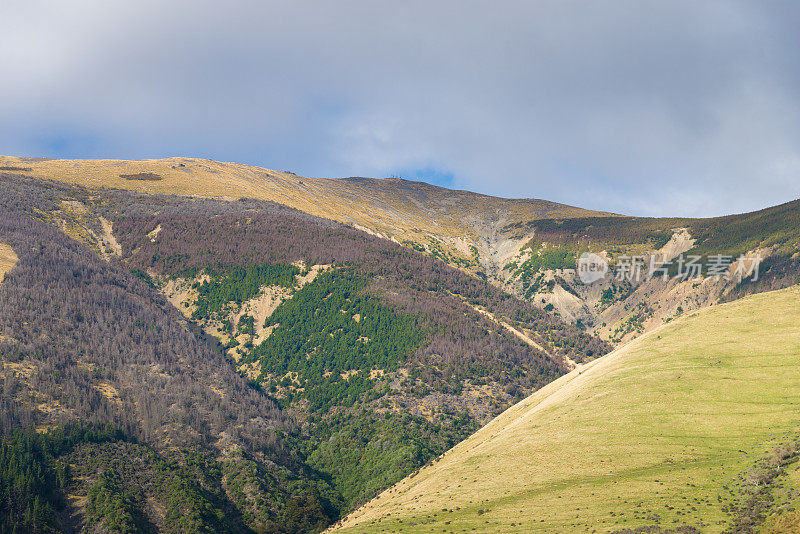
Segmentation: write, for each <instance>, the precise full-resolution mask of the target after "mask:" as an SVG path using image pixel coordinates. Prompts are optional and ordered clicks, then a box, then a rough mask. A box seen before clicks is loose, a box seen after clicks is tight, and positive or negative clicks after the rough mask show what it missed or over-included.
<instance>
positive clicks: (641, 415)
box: [339, 287, 800, 532]
mask: <svg viewBox="0 0 800 534" xmlns="http://www.w3.org/2000/svg"><path fill="white" fill-rule="evenodd" d="M798 298H800V288H797V287H793V288H789V289H786V290H781V291H776V292H771V293H762V294H758V295H754V296H750V297H747V298H745V299H742V300H739V301H736V302H733V303H730V304H724V305H719V306H714V307H711V308H708V309H704V310H701V311H698V312H694V313H692V314H690V315H688V316H686V317H683V318H681V319H679V320H676V321H674V322H672V323H670V324H668V325H665V326H664V327H662V328H660V329H657V330H654V331H653V332H650V333H649V334H646V335H645V336H643V337H641V338H639V339H638V340H636V341H634V342H632V343H630V344H628V345H626V346H624V347H622V348H620V349H618V350H617V351H615V352H613V353H611V354H609V355H608V356H606V357H603V358H601V359H599V360H596V361H594V362H592V363H590V364H588V365H586V366H583V367H582V368H580V369H577V370H576V371H573V372H572V373H570V374H569V375H566V376H564V377H562V378H561V379H559V380H557V381H555V382H553V383H551V384H550V385H548V386H546V387H545V388H543V389H542V390H540V391H539V392H537V393H535V394H534V395H532V396H531V397H529V398H527V399H526V400H524V401H522V402H520V403H519V404H517V405H515V406H514V407H512V408H510V409H509V410H507V411H506V412H504V413H503V414H501V415H500V416H499V417H497V418H496V419H495V420H493V421H492V422H491V423H489V424H488V425H487V426H485V427H484V428H482V429H481V430H479V431H478V432H477V433H476V434H474V435H473V436H472V437H471V438H469V439H467V440H466V441H464V442H462V443H461V444H459V445H458V446H456V447H455V448H453V449H452V450H450V451H449V452H448V453H446V454H445V455H444V456H443V457H441V458H440V459H439V460H438V461H437V462H435V463H434V464H433V465H431V466H428V467H426V468H424V469H422V470H421V471H420V472H419V473H417V474H416V475H414V476H411V477H409V478H406V479H405V480H403V481H402V482H401V483H399V484H397V485H396V486H394V487H393V488H391V489H389V490H387V491H385V492H384V493H383V494H381V495H380V496H379V497H377V498H376V499H374V500H373V501H371V502H370V503H368V504H367V505H366V506H364V507H362V508H361V509H359V510H357V511H356V512H355V513H353V514H352V515H351V516H350V517H348V518H347V519H346V520H345V521H344V522H343V523H342V524H341V525H339V526H340V528H343V529H344V530H345V531H348V532H432V531H436V532H464V531H468V532H471V531H503V532H534V531H535V532H594V531H597V532H615V531H620V530H623V531H624V529H631V531H636V529H637V528H642V527H647V526H652V527H653V529H652V530H647V532H658V531H660V530H659V529H664V530H668V529H676V528H678V527H684V529H688V528H689V527H694V528H697V529H698V530H700V531H702V532H722V531H725V530H731V531H738V532H748V531H757V530H756V529H757V528H759V527H758V524H759V523H761V522H762V520H764V519H766V520H767V525H768V526H772V527H775V530H773V531H775V532H777V531H781V530H780V529H781V528H783V529H784V530H783V531H786V532H791V531H792V530H790V529H791V528H792V527H791V525H796V524H797V512H792V509H793V508H792V507H793V506H794V505H796V504H797V503H796V502H795V501H797V500H798V495H800V492H798V491H797V488H798V487H800V471H798V467H797V464H796V463H794V462H793V460H794V459H795V458H796V456H797V452H796V451H797V444H796V439H797V437H798V434H797V431H798V429H800V409H798V404H800V372H798V370H800V304H799V303H798ZM781 512H783V513H782V514H780V513H781ZM779 514H780V515H779ZM768 516H771V517H768ZM787 525H788V527H787ZM737 529H738V530H737ZM688 531H691V530H688Z"/></svg>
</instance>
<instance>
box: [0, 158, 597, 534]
mask: <svg viewBox="0 0 800 534" xmlns="http://www.w3.org/2000/svg"><path fill="white" fill-rule="evenodd" d="M0 188H2V196H0V214H2V220H0V241H2V242H3V243H8V244H10V245H11V248H12V250H14V251H15V252H16V253H18V256H19V261H18V262H17V264H16V265H15V266H14V267H13V269H11V270H10V271H9V272H8V275H7V276H6V278H5V280H4V281H3V283H2V285H0V362H2V366H3V367H2V369H0V387H2V388H3V392H4V395H3V397H2V399H0V431H2V434H3V435H4V443H5V442H6V441H5V440H8V441H9V445H8V446H9V447H10V448H11V449H13V450H17V446H19V448H21V449H23V450H24V451H26V453H25V454H27V456H25V457H30V456H31V455H33V457H37V455H38V456H42V457H44V458H45V460H42V461H43V462H44V464H46V466H45V468H42V466H41V465H39V466H38V467H36V468H35V469H34V468H31V469H34V470H41V469H43V470H44V471H45V472H51V471H53V470H57V469H66V466H67V465H69V466H70V467H69V468H70V469H72V470H73V471H74V473H75V477H74V478H73V479H72V480H70V479H69V477H66V476H65V477H62V478H63V479H64V481H65V482H63V484H62V486H60V487H59V490H58V491H56V492H55V493H54V494H52V495H49V496H46V495H45V494H42V495H39V497H40V499H39V500H41V498H47V499H51V498H52V499H51V501H52V502H51V505H52V507H53V509H57V510H58V511H59V513H60V514H62V515H67V516H69V518H67V519H63V520H62V521H61V522H60V523H59V524H60V525H61V527H62V528H63V529H65V530H68V531H69V530H70V529H71V528H70V525H73V526H75V525H76V528H80V526H81V525H83V526H85V525H88V524H94V523H102V524H106V525H107V524H114V523H119V522H122V523H125V524H127V523H130V522H133V523H143V524H150V523H152V524H153V525H155V527H153V528H154V530H158V531H163V530H167V531H169V530H170V529H172V530H176V528H177V527H176V525H178V524H180V522H181V519H180V518H182V517H194V516H195V515H197V514H199V516H198V517H196V521H195V520H192V521H193V523H192V524H194V525H199V526H197V529H194V527H193V528H192V529H188V530H199V531H202V530H203V529H206V530H211V531H237V530H240V531H248V529H252V530H257V531H266V532H269V531H276V532H282V531H289V532H295V531H314V530H318V529H319V528H321V527H322V526H325V525H326V524H327V523H329V522H330V521H331V520H332V519H335V518H336V517H337V516H338V515H339V514H341V513H344V512H346V511H348V510H350V509H351V508H352V507H353V506H355V505H357V504H360V503H361V502H364V501H365V500H367V499H369V498H371V497H372V496H374V495H375V494H377V493H378V492H379V491H381V490H383V489H384V488H385V487H387V486H389V485H391V484H393V483H394V482H396V481H397V480H400V479H401V478H403V477H404V476H406V475H407V474H409V473H410V472H412V471H413V470H414V469H416V468H418V467H420V466H421V465H423V464H424V463H425V462H426V461H428V460H429V459H431V458H433V457H435V456H436V455H438V454H440V453H442V452H444V451H445V450H446V449H448V448H450V447H451V446H453V445H454V444H455V443H457V442H458V441H460V440H461V439H463V438H465V437H466V436H467V435H469V434H470V433H471V432H473V431H474V430H475V429H476V428H477V427H478V426H479V425H480V424H482V423H484V422H485V421H487V420H488V419H490V418H491V417H493V416H494V415H496V414H497V413H499V412H500V411H502V410H503V409H505V408H506V407H508V406H510V405H511V404H513V403H514V402H515V401H516V400H519V399H520V398H523V397H524V396H525V395H527V394H529V393H530V392H532V391H534V390H535V389H537V388H539V387H541V386H542V385H544V384H546V383H548V382H550V381H552V380H553V379H555V378H557V377H558V376H560V375H562V374H564V373H565V372H567V371H568V370H569V367H570V365H571V364H570V362H572V361H576V360H577V361H583V360H587V359H591V358H594V357H597V356H599V355H601V354H603V353H605V352H607V350H608V349H609V347H608V346H607V345H606V344H604V343H602V342H600V341H598V340H597V339H595V338H592V337H591V336H589V335H587V334H585V333H584V332H582V331H580V330H579V329H577V328H576V327H575V326H573V325H568V324H565V323H564V322H562V321H560V320H559V319H557V318H555V317H553V316H551V315H549V314H547V313H546V312H543V311H542V310H539V309H537V308H535V307H533V306H531V305H530V304H529V303H525V302H521V301H518V300H516V299H513V298H512V297H510V296H509V295H507V294H505V293H503V292H502V291H500V290H499V289H497V288H494V287H492V286H490V285H488V284H486V283H485V282H484V281H481V280H479V279H477V278H475V277H472V276H468V275H467V274H465V273H463V272H461V271H459V270H457V269H454V268H452V267H449V266H447V265H445V264H444V263H442V262H440V261H438V260H436V259H434V258H431V257H429V256H426V255H422V254H420V253H418V252H415V251H413V250H410V249H409V248H406V247H402V246H400V245H398V244H396V243H393V242H391V241H388V240H386V239H381V238H377V237H375V236H372V235H370V234H368V233H365V232H362V231H360V230H357V229H355V228H352V227H350V226H347V225H343V224H341V223H337V222H334V221H330V220H325V219H320V218H318V217H314V216H311V215H309V214H306V213H303V212H301V211H298V210H294V209H292V208H289V207H287V206H283V205H279V204H275V203H272V202H266V201H259V200H252V199H242V200H239V201H227V200H220V199H207V198H194V199H191V198H186V197H180V196H169V195H148V194H137V193H133V192H130V191H121V190H108V189H97V190H93V189H87V188H84V187H80V186H72V185H68V184H64V183H60V182H52V181H47V180H40V179H35V178H29V177H25V176H20V175H19V174H11V173H2V174H0ZM85 425H89V426H90V428H89V429H88V430H86V431H84V426H85ZM76 428H77V430H75V429H76ZM19 429H26V430H27V431H28V434H26V435H25V436H24V437H22V438H15V437H14V431H15V430H19ZM34 430H36V431H39V432H45V433H46V432H47V431H52V432H53V433H55V435H54V437H52V438H51V437H50V436H49V435H48V436H46V437H42V438H36V439H35V438H34V437H33V431H34ZM63 433H65V434H66V436H67V437H66V438H65V437H63V436H62V434H63ZM82 436H84V437H82ZM85 436H88V437H85ZM15 439H19V442H15V441H14V440H15ZM39 439H41V441H37V440H39ZM14 443H17V445H14ZM51 448H52V449H56V450H58V451H60V452H59V453H58V454H57V455H54V454H53V453H51V452H49V453H48V452H47V451H48V450H50V449H51ZM37 451H38V452H37ZM42 451H45V452H42ZM140 456H143V457H144V458H146V461H142V462H131V460H132V459H133V458H136V457H140ZM4 458H13V455H11V456H6V457H4ZM73 460H74V461H73ZM40 463H41V462H40ZM1 464H2V462H0V471H2V467H3V466H2V465H1ZM9 469H10V471H11V473H12V474H11V475H10V478H11V479H15V478H19V472H18V470H17V466H16V464H14V463H13V461H12V462H11V466H10V467H9ZM196 469H199V470H202V471H204V472H205V473H206V474H207V476H200V477H198V476H197V472H196V471H195V470H196ZM153 472H158V473H163V474H164V478H160V479H155V480H154V479H153V477H152V476H151V475H152V473H153ZM104 473H107V475H106V474H104ZM53 476H55V475H53ZM0 477H2V472H0ZM22 478H24V476H23V477H22ZM195 479H196V480H195ZM59 480H60V479H59ZM193 480H194V482H191V481H193ZM0 482H2V481H0ZM198 483H199V484H200V485H201V487H200V488H198V487H197V486H196V484H198ZM0 485H2V484H0ZM12 485H13V484H12ZM171 485H179V486H181V487H182V488H183V489H182V490H180V491H178V493H177V495H178V496H180V497H183V496H186V495H189V496H190V497H191V496H194V497H196V498H194V497H192V498H191V499H188V504H187V502H185V501H184V500H181V501H180V502H178V503H169V502H166V501H165V500H168V499H169V496H170V495H171V494H172V493H170V491H169V487H170V486H171ZM33 486H34V487H36V486H37V485H35V484H34V485H33ZM40 487H41V488H48V487H50V484H47V483H44V482H43V483H42V484H41V485H40ZM64 492H71V493H69V494H70V495H73V496H76V497H75V499H73V501H74V502H70V503H69V504H68V505H66V504H65V503H64V500H65V497H64ZM106 494H109V495H110V496H108V495H107V496H108V498H109V499H110V500H111V501H110V502H116V501H115V500H114V499H115V498H116V497H115V496H119V497H120V498H121V499H122V500H123V501H124V502H127V503H128V505H125V506H123V507H122V508H121V509H116V508H114V509H106V508H103V507H99V508H98V507H95V506H94V504H93V501H92V499H93V498H94V497H97V496H98V495H106ZM93 496H94V497H93ZM15 500H17V501H19V506H20V507H22V508H19V509H15V510H14V511H15V513H16V517H17V518H18V519H19V518H20V517H22V518H24V517H29V516H30V515H31V513H33V512H31V513H28V510H27V509H26V508H24V507H25V506H27V505H30V504H32V502H33V501H32V500H31V499H27V500H26V499H23V498H15ZM151 501H153V502H152V503H151ZM147 503H150V504H147ZM12 508H14V506H12ZM195 512H197V513H196V514H195ZM201 512H202V513H201ZM217 512H219V513H217ZM165 514H166V515H165ZM193 514H194V515H193ZM220 517H224V518H226V519H225V521H222V519H220ZM73 518H74V519H73ZM122 523H120V524H122ZM2 526H3V523H0V527H2ZM5 526H8V525H5ZM25 526H26V527H30V525H29V524H25ZM177 530H180V531H183V530H184V529H181V528H177Z"/></svg>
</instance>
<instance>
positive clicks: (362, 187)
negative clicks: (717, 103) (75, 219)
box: [0, 157, 800, 344]
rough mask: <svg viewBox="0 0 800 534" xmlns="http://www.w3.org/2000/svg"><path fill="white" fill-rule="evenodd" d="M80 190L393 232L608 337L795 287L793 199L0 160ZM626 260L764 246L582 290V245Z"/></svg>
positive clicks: (237, 167)
mask: <svg viewBox="0 0 800 534" xmlns="http://www.w3.org/2000/svg"><path fill="white" fill-rule="evenodd" d="M3 169H5V170H6V171H8V172H15V173H18V174H23V175H26V176H32V177H37V178H45V179H52V180H58V181H62V182H66V183H70V184H78V185H83V186H87V187H90V188H97V187H103V188H120V189H127V190H132V191H137V192H143V193H148V194H152V193H168V194H176V195H183V196H190V197H195V198H196V197H211V198H215V199H230V200H233V199H238V198H243V197H247V198H253V199H261V200H271V201H275V202H278V203H281V204H284V205H287V206H290V207H293V208H296V209H298V210H301V211H304V212H306V213H309V214H311V215H315V216H319V217H323V218H326V219H330V220H334V221H338V222H341V223H344V224H347V225H350V226H352V227H354V228H357V229H362V230H364V231H366V232H368V233H372V234H374V235H376V236H381V237H385V238H388V239H391V240H393V241H395V242H397V243H401V244H403V245H404V246H406V247H408V248H412V249H414V250H416V251H418V252H422V253H424V254H427V255H429V256H432V257H434V258H437V259H440V260H442V261H444V262H445V263H447V264H449V265H451V266H453V267H456V268H458V269H460V270H463V271H466V272H468V273H471V274H474V275H476V276H478V277H481V278H485V279H486V280H487V281H489V282H490V283H491V284H493V285H495V286H497V287H500V288H501V289H503V290H504V291H506V292H507V293H509V294H511V295H514V296H516V297H518V298H521V299H523V300H527V301H528V302H530V303H532V304H533V305H535V306H537V307H539V308H542V309H547V310H548V311H552V312H553V313H556V314H558V316H559V317H560V318H561V319H563V320H565V321H567V322H569V323H573V324H576V325H578V327H580V328H582V329H583V330H584V331H586V332H589V333H592V334H595V335H598V336H600V337H601V338H602V339H604V340H607V341H609V342H611V343H612V344H621V343H626V342H628V341H630V340H631V339H633V338H635V337H636V336H638V335H640V334H642V333H644V332H647V331H650V330H652V329H653V328H657V327H658V326H660V325H662V324H665V323H666V322H669V321H671V320H673V319H674V318H676V317H678V316H680V315H681V314H683V313H688V312H690V311H692V310H695V309H699V308H702V307H705V306H709V305H712V304H715V303H718V302H724V301H727V300H732V299H735V298H738V297H740V296H742V295H746V294H750V293H754V292H758V291H764V290H770V289H777V288H781V287H787V286H789V285H792V284H794V283H798V282H800V277H798V275H797V273H798V272H800V256H799V254H800V230H798V228H800V224H798V223H800V203H798V202H792V203H788V204H785V205H782V206H776V207H772V208H767V209H764V210H760V211H757V212H753V213H746V214H740V215H730V216H726V217H716V218H711V219H688V218H646V217H621V216H616V215H613V214H609V213H601V212H593V211H588V210H583V209H580V208H574V207H570V206H565V205H561V204H556V203H553V202H548V201H544V200H531V199H503V198H497V197H490V196H486V195H479V194H475V193H471V192H468V191H453V190H448V189H444V188H441V187H436V186H432V185H429V184H426V183H422V182H411V181H407V180H401V179H384V180H376V179H369V178H345V179H333V180H332V179H323V178H305V177H301V176H298V175H296V174H293V173H290V172H285V171H272V170H268V169H263V168H259V167H253V166H248V165H241V164H235V163H220V162H215V161H210V160H199V159H192V158H170V159H163V160H141V161H121V160H50V159H44V158H13V157H0V170H3ZM587 251H592V252H595V253H598V254H600V255H601V256H603V257H605V258H606V259H607V260H608V261H609V262H610V263H611V266H612V268H613V267H614V266H615V265H617V264H618V262H619V261H620V260H621V259H623V258H625V257H626V256H636V257H640V258H642V259H643V260H644V263H645V264H647V263H648V261H649V258H650V257H657V258H667V259H669V260H672V261H677V257H678V256H679V255H680V254H684V255H686V256H688V255H700V256H701V257H702V258H703V260H704V261H705V260H707V259H708V258H709V257H711V256H712V255H715V254H724V255H732V256H733V258H734V259H735V258H737V257H738V256H739V255H742V254H748V255H751V256H752V255H755V254H760V255H761V256H762V257H763V258H764V264H763V268H762V269H761V272H760V275H761V277H760V280H758V281H757V283H744V284H739V283H738V280H724V279H719V278H717V277H709V276H705V275H704V276H703V277H702V279H698V280H678V279H672V280H669V281H668V282H667V283H663V282H662V281H661V280H647V279H646V278H647V272H646V271H645V272H644V276H643V279H642V280H640V281H636V280H632V281H630V280H616V279H615V278H614V277H613V273H614V272H613V271H612V272H611V274H610V275H609V276H607V277H606V278H605V279H604V280H602V281H601V282H598V283H594V284H591V285H584V284H583V283H581V281H580V280H579V279H578V277H577V276H576V273H575V266H576V260H577V258H578V257H579V256H580V254H581V253H582V252H587Z"/></svg>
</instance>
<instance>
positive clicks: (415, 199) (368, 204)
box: [0, 156, 610, 273]
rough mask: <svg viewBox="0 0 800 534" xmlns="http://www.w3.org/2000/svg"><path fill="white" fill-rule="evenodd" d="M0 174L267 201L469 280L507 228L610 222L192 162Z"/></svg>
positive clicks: (486, 264)
mask: <svg viewBox="0 0 800 534" xmlns="http://www.w3.org/2000/svg"><path fill="white" fill-rule="evenodd" d="M0 171H7V172H16V173H20V174H24V175H26V176H31V177H36V178H45V179H51V180H59V181H63V182H66V183H70V184H76V185H83V186H86V187H90V188H97V187H109V188H119V189H128V190H132V191H138V192H143V193H166V194H176V195H189V196H204V197H212V198H227V199H238V198H242V197H247V198H254V199H259V200H271V201H274V202H278V203H280V204H284V205H286V206H290V207H293V208H296V209H298V210H301V211H304V212H306V213H310V214H311V215H316V216H318V217H323V218H326V219H331V220H334V221H339V222H343V223H346V224H350V225H353V226H355V227H357V228H362V229H365V230H367V231H369V232H373V233H375V234H378V235H381V236H384V237H387V238H390V239H393V240H395V241H397V242H401V243H406V244H408V245H409V246H413V247H415V248H418V249H420V250H424V251H426V252H428V253H431V254H434V255H437V256H439V257H440V258H441V259H444V260H445V261H447V262H448V263H451V264H452V265H455V266H458V267H460V268H463V269H466V270H468V271H470V272H484V273H485V272H487V270H488V271H493V270H496V267H497V266H496V264H497V263H498V262H497V261H495V260H493V258H494V257H495V256H496V255H497V254H498V251H501V250H504V249H506V248H510V249H513V248H514V247H515V246H516V245H517V244H519V243H517V242H516V241H513V242H512V241H508V240H507V232H508V230H507V229H508V228H511V227H513V226H515V225H518V224H523V223H527V222H529V221H531V220H533V219H542V218H563V217H581V216H582V217H587V216H595V215H610V214H608V213H598V212H593V211H590V210H584V209H580V208H575V207H572V206H565V205H563V204H557V203H555V202H549V201H546V200H535V199H504V198H498V197H491V196H487V195H480V194H476V193H471V192H469V191H453V190H449V189H445V188H441V187H436V186H433V185H429V184H426V183H423V182H412V181H408V180H402V179H383V180H376V179H370V178H345V179H325V178H306V177H302V176H298V175H296V174H294V173H291V172H287V171H273V170H269V169H264V168H261V167H254V166H251V165H243V164H238V163H221V162H216V161H211V160H204V159H195V158H169V159H161V160H137V161H124V160H52V159H47V158H16V157H9V156H0Z"/></svg>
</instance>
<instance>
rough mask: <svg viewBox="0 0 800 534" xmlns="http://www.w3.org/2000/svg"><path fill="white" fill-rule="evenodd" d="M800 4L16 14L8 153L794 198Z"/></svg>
mask: <svg viewBox="0 0 800 534" xmlns="http://www.w3.org/2000/svg"><path fill="white" fill-rule="evenodd" d="M798 27H800V2H796V1H787V2H778V1H768V0H767V1H756V0H752V1H741V2H740V1H734V0H726V1H721V2H715V1H711V0H702V1H697V0H692V1H687V2H681V1H678V0H665V1H662V2H649V1H645V0H631V1H614V2H611V1H599V0H585V1H582V2H570V1H565V0H557V1H552V2H549V1H547V2H545V1H532V0H531V1H524V2H523V1H520V2H516V1H505V2H498V1H494V2H488V1H487V2H472V1H465V0H458V1H435V0H426V1H421V2H414V1H402V2H398V1H386V2H383V1H377V0H365V1H343V0H330V1H327V2H321V1H314V2H303V1H289V0H287V1H284V2H270V1H253V2H243V1H231V0H226V1H225V2H222V1H218V2H213V3H212V2H204V1H198V0H192V1H169V2H166V1H163V0H161V1H149V0H136V1H131V2H117V1H113V2H110V1H108V0H97V1H86V0H75V1H72V2H64V1H62V0H53V1H45V2H42V1H37V0H4V1H3V5H2V8H1V9H0V153H3V154H7V155H25V156H51V157H65V158H72V157H114V158H149V157H165V156H173V155H182V156H196V157H208V158H212V159H218V160H223V161H238V162H245V163H252V164H257V165H262V166H265V167H269V168H273V169H279V170H292V171H294V172H297V173H298V174H303V175H306V176H324V177H340V176H371V177H379V178H380V177H388V176H402V177H404V178H410V179H421V180H425V181H429V182H433V183H437V184H440V185H445V186H448V187H455V188H461V189H470V190H473V191H478V192H482V193H487V194H493V195H501V196H510V197H533V198H546V199H550V200H555V201H559V202H565V203H569V204H574V205H579V206H583V207H588V208H595V209H601V210H611V211H616V212H622V213H627V214H634V215H686V216H710V215H718V214H724V213H732V212H741V211H747V210H753V209H758V208H761V207H765V206H768V205H772V204H778V203H782V202H786V201H789V200H793V199H795V198H798V197H800V31H798Z"/></svg>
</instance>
